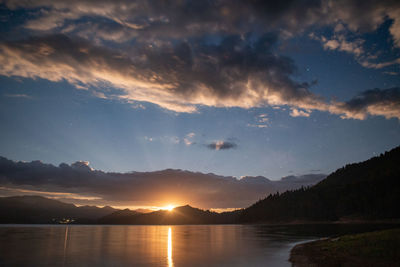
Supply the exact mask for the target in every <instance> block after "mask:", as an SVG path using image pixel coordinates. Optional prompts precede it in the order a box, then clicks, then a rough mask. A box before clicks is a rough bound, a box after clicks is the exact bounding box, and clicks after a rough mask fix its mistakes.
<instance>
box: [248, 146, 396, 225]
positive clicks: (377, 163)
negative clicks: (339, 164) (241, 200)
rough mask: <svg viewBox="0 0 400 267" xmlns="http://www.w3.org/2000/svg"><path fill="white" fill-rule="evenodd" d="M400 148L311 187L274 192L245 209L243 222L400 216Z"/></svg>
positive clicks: (340, 171)
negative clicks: (399, 206)
mask: <svg viewBox="0 0 400 267" xmlns="http://www.w3.org/2000/svg"><path fill="white" fill-rule="evenodd" d="M398 203H400V147H397V148H395V149H393V150H391V151H390V152H386V153H385V154H381V155H380V156H379V157H374V158H371V159H369V160H367V161H364V162H361V163H356V164H349V165H346V166H345V167H343V168H340V169H338V170H337V171H335V172H334V173H332V174H330V175H329V176H328V177H327V178H326V179H324V180H323V181H321V182H319V183H318V184H316V185H315V186H312V187H310V188H301V189H298V190H292V191H287V192H285V193H282V194H279V193H276V194H271V195H269V196H268V197H267V198H265V199H263V200H260V201H258V202H257V203H255V204H254V205H252V206H250V207H249V208H247V209H245V210H244V211H243V213H242V214H241V216H240V222H244V223H254V222H288V221H299V220H306V221H310V220H312V221H323V220H327V221H335V220H348V219H350V220H352V219H362V220H376V219H394V218H400V209H399V208H398Z"/></svg>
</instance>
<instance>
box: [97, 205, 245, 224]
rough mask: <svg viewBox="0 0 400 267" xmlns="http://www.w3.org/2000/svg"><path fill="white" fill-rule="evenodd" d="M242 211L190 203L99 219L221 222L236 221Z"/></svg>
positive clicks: (161, 222)
mask: <svg viewBox="0 0 400 267" xmlns="http://www.w3.org/2000/svg"><path fill="white" fill-rule="evenodd" d="M239 214H240V211H233V212H223V213H216V212H211V211H208V210H201V209H197V208H193V207H191V206H189V205H186V206H181V207H176V208H174V209H173V210H172V211H168V210H158V211H154V212H151V213H137V212H132V211H129V210H124V211H116V212H114V213H112V214H110V215H107V216H105V217H103V218H101V219H99V220H98V223H100V224H219V223H234V222H236V220H237V218H238V216H239Z"/></svg>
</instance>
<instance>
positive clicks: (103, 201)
mask: <svg viewBox="0 0 400 267" xmlns="http://www.w3.org/2000/svg"><path fill="white" fill-rule="evenodd" d="M72 165H73V166H72ZM72 165H68V164H65V163H62V164H60V165H59V166H58V167H56V166H53V165H51V164H44V163H42V162H40V161H32V162H15V161H11V160H8V159H6V158H3V157H0V194H1V195H10V194H12V195H26V194H35V195H44V196H48V197H53V198H63V199H68V200H69V202H73V203H81V202H79V201H78V200H79V199H81V200H82V199H84V200H85V203H86V204H92V205H114V206H164V205H165V204H166V203H175V204H181V205H184V204H190V205H194V206H197V207H200V208H242V207H246V206H248V205H250V204H252V203H254V202H255V201H257V200H258V199H260V198H262V197H265V196H266V195H268V194H269V193H275V192H276V191H279V192H283V191H285V190H287V189H294V188H299V187H301V186H308V185H311V184H315V183H316V182H318V181H320V180H321V179H323V178H324V177H325V175H322V174H319V175H311V176H310V177H308V178H307V179H305V178H302V177H300V176H299V177H297V178H296V177H294V178H292V180H291V181H288V180H287V179H286V180H279V181H271V180H269V179H267V178H265V177H261V176H259V177H245V178H242V179H240V180H237V179H236V178H234V177H226V176H218V175H215V174H203V173H195V172H189V171H182V170H170V169H169V170H163V171H155V172H130V173H106V172H102V171H99V170H92V169H90V167H89V166H88V165H86V164H84V163H82V162H79V163H78V165H79V166H81V167H84V166H86V167H88V168H82V169H81V168H76V165H77V164H76V163H75V164H72ZM83 165H84V166H83ZM74 166H75V167H74ZM304 177H305V176H304ZM232 196H234V197H232Z"/></svg>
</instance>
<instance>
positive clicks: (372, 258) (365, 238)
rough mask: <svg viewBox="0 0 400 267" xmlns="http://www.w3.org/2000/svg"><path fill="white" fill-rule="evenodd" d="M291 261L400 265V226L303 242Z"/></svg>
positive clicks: (342, 264) (296, 264)
mask: <svg viewBox="0 0 400 267" xmlns="http://www.w3.org/2000/svg"><path fill="white" fill-rule="evenodd" d="M290 261H291V262H292V263H293V264H294V266H400V229H391V230H384V231H377V232H370V233H363V234H356V235H345V236H341V237H338V238H329V239H325V240H318V241H314V242H309V243H305V244H300V245H297V246H295V247H294V248H293V249H292V251H291V256H290Z"/></svg>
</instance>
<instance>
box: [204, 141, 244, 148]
mask: <svg viewBox="0 0 400 267" xmlns="http://www.w3.org/2000/svg"><path fill="white" fill-rule="evenodd" d="M207 147H208V148H209V149H212V150H227V149H232V148H236V147H237V144H236V143H234V142H228V141H222V140H219V141H216V142H212V143H210V144H207Z"/></svg>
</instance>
